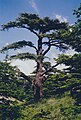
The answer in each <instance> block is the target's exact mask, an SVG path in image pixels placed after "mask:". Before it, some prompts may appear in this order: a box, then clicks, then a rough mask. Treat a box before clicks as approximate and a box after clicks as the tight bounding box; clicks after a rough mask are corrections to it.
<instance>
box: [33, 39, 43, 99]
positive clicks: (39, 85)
mask: <svg viewBox="0 0 81 120" xmlns="http://www.w3.org/2000/svg"><path fill="white" fill-rule="evenodd" d="M37 55H39V56H42V38H39V40H38V53H37ZM42 62H43V60H42V58H41V57H39V58H38V60H37V69H36V79H35V81H34V98H35V101H39V100H40V98H41V97H43V76H42V67H43V63H42Z"/></svg>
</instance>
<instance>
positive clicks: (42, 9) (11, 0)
mask: <svg viewBox="0 0 81 120" xmlns="http://www.w3.org/2000/svg"><path fill="white" fill-rule="evenodd" d="M80 3H81V0H0V29H1V25H2V24H5V23H7V22H9V21H14V20H15V19H16V18H17V17H18V15H19V14H20V13H24V12H27V13H35V14H38V15H39V16H40V17H42V18H43V17H45V16H49V17H50V18H52V19H55V18H58V19H59V20H60V21H62V22H63V21H65V22H69V23H70V24H73V23H74V22H75V21H76V17H75V16H74V15H73V10H74V9H77V8H78V7H79V5H80ZM19 40H28V41H30V40H31V41H33V43H35V44H36V37H35V35H33V34H31V33H30V32H29V31H27V30H23V29H10V30H9V31H0V49H1V48H2V47H3V46H4V45H6V44H9V43H13V42H16V41H19ZM27 50H29V51H30V52H33V50H32V49H29V48H28V49H27ZM23 51H25V49H23ZM18 52H21V50H18V51H16V53H18ZM67 53H69V54H73V51H67ZM57 54H58V51H57V50H56V49H52V50H51V52H50V56H51V57H53V58H54V56H55V57H56V56H57ZM3 57H4V55H3V54H0V58H1V59H2V58H3ZM13 64H14V65H18V67H19V68H20V69H21V70H22V71H23V72H24V73H26V74H29V73H30V72H31V71H32V70H33V67H34V65H35V63H34V62H31V61H24V62H22V61H19V60H16V61H13Z"/></svg>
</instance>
